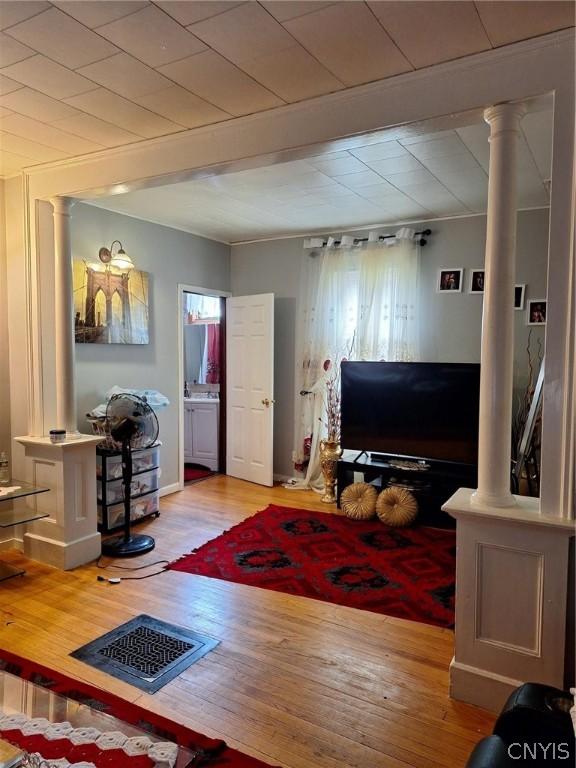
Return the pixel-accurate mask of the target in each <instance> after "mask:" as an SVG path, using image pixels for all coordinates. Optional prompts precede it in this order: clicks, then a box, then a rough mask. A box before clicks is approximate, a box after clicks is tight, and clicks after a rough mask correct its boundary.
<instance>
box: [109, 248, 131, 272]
mask: <svg viewBox="0 0 576 768" xmlns="http://www.w3.org/2000/svg"><path fill="white" fill-rule="evenodd" d="M110 266H111V267H114V268H115V269H119V270H120V271H121V272H128V271H129V270H131V269H134V262H133V261H132V259H131V258H130V256H128V254H127V253H126V251H125V250H124V249H123V248H120V249H119V250H118V251H117V252H116V253H115V254H114V256H112V259H111V260H110Z"/></svg>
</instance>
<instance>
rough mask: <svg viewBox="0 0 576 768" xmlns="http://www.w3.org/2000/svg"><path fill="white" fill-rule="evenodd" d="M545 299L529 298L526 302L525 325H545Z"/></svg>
mask: <svg viewBox="0 0 576 768" xmlns="http://www.w3.org/2000/svg"><path fill="white" fill-rule="evenodd" d="M547 303H548V302H547V301H546V299H531V300H530V301H529V302H528V317H527V320H526V323H527V325H546V304H547Z"/></svg>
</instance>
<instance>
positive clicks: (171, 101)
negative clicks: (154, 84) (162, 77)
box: [134, 85, 230, 128]
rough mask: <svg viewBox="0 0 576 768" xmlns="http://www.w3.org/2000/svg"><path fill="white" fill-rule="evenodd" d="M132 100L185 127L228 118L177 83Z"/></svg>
mask: <svg viewBox="0 0 576 768" xmlns="http://www.w3.org/2000/svg"><path fill="white" fill-rule="evenodd" d="M134 101H136V102H137V103H138V104H140V106H142V107H146V108H147V109H150V110H152V112H157V113H158V114H159V115H163V116H164V117H167V118H168V119H169V120H174V122H175V123H179V124H180V125H184V126H186V128H196V126H199V125H207V124H209V123H219V122H221V121H222V120H229V119H230V115H229V114H228V113H227V112H224V111H223V110H221V109H218V107H214V106H213V105H212V104H208V102H207V101H204V99H201V98H200V97H199V96H195V95H194V94H193V93H190V91H187V90H186V89H185V88H182V87H181V86H179V85H171V86H170V87H168V88H164V89H163V90H161V91H155V92H154V93H149V94H147V95H145V96H139V97H134Z"/></svg>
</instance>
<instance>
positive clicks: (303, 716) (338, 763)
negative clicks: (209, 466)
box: [0, 476, 493, 768]
mask: <svg viewBox="0 0 576 768" xmlns="http://www.w3.org/2000/svg"><path fill="white" fill-rule="evenodd" d="M270 503H274V504H279V505H284V506H292V507H299V508H303V509H310V510H317V511H323V512H326V513H332V514H333V513H334V511H333V509H332V507H330V506H328V505H325V504H322V503H321V502H320V500H319V497H318V496H317V495H316V494H314V493H312V492H307V491H293V490H288V489H284V488H281V487H275V488H273V489H271V488H264V487H260V486H255V485H252V484H250V483H244V482H242V481H239V480H234V479H232V478H229V477H225V476H216V477H213V478H210V479H208V480H205V481H202V482H200V483H196V484H194V485H191V486H188V487H186V488H185V490H184V491H183V492H181V493H177V494H172V495H171V496H167V497H165V498H164V499H163V500H162V502H161V512H162V513H161V515H160V517H159V518H158V519H157V520H154V521H151V522H148V523H146V524H144V525H142V526H140V530H142V531H143V530H146V531H147V532H148V533H151V534H152V535H153V536H154V537H155V538H156V542H157V546H156V549H155V550H154V552H152V553H150V554H149V555H147V556H146V557H145V558H143V559H142V561H143V562H148V563H152V562H154V561H157V560H162V559H166V560H169V561H172V560H174V559H176V558H178V557H181V556H182V555H184V554H186V553H188V552H189V551H190V550H192V549H193V548H195V547H197V546H199V545H201V544H203V543H204V542H206V541H208V540H210V539H211V538H214V537H215V536H217V535H218V534H220V533H221V532H222V531H224V530H227V529H229V528H230V527H232V526H234V525H236V524H237V523H239V522H241V521H242V520H243V519H245V518H246V517H248V516H250V515H252V514H254V513H256V512H257V511H259V510H260V509H263V508H265V507H266V506H267V505H268V504H270ZM2 557H4V558H5V559H6V560H9V561H13V562H15V563H23V562H25V560H24V558H23V556H22V555H21V554H19V553H17V552H8V553H2ZM106 562H108V561H106ZM139 563H140V560H139V561H138V564H139ZM118 564H120V565H123V566H130V565H134V564H135V563H134V561H118ZM26 567H27V569H28V574H27V575H26V576H25V577H24V578H22V579H13V580H11V581H9V582H3V583H1V584H0V623H1V624H0V645H1V646H2V647H3V648H6V649H7V650H11V651H13V652H15V653H20V654H21V655H23V656H26V657H28V658H30V659H35V660H37V661H38V662H40V663H44V664H46V665H47V666H50V667H52V668H54V669H57V670H59V671H61V672H64V673H67V674H69V675H72V676H73V677H76V678H78V679H81V680H84V681H86V682H89V683H91V684H93V685H97V686H100V687H102V688H106V689H108V690H112V691H113V692H115V693H117V694H118V695H120V696H122V697H123V698H125V699H127V700H129V701H135V702H137V703H139V704H141V705H143V706H146V707H147V708H149V709H150V710H153V711H156V712H158V713H159V714H164V715H167V716H170V717H172V718H174V719H175V720H178V721H180V722H183V723H185V724H187V725H189V726H190V727H191V728H195V729H196V730H200V731H202V732H204V733H206V734H207V735H209V736H214V737H218V738H224V739H226V741H227V742H228V743H229V744H230V745H231V746H235V747H236V748H238V749H241V750H242V751H244V752H247V753H249V754H252V755H254V756H255V757H259V758H260V759H262V760H266V761H268V762H270V763H272V764H274V765H280V766H282V767H283V768H458V766H463V765H464V764H465V762H466V756H467V755H468V754H469V752H470V750H471V749H472V746H473V744H474V743H475V742H476V741H478V740H479V739H480V738H481V736H483V735H484V734H486V733H489V732H490V731H491V728H492V725H493V717H492V716H491V715H490V714H488V713H486V712H483V711H482V710H479V709H476V708H474V707H469V706H466V705H463V704H460V703H458V702H454V701H452V700H451V699H450V698H449V697H448V665H449V663H450V659H451V658H452V654H453V633H452V632H450V631H449V630H446V629H441V628H438V627H432V626H428V625H425V624H421V623H415V622H410V621H405V620H402V619H395V618H392V617H388V616H380V615H379V614H375V613H370V612H368V611H359V610H355V609H353V608H347V607H344V606H338V605H332V604H330V603H325V602H321V601H318V600H313V599H309V598H304V597H297V596H293V595H285V594H281V593H278V592H273V591H270V590H263V589H259V588H256V587H249V586H246V585H242V584H232V583H229V582H224V581H220V580H217V579H208V578H205V577H202V576H192V575H189V574H185V573H180V572H177V571H169V572H165V573H161V574H160V575H158V576H155V577H154V578H151V579H145V580H142V581H136V580H130V581H129V580H125V581H123V582H122V583H121V584H119V585H116V586H112V585H110V584H107V583H102V582H98V581H97V576H98V575H99V574H102V573H104V571H103V570H101V569H98V568H97V567H96V565H95V564H92V565H89V566H85V567H83V568H79V569H76V570H75V571H72V572H67V573H63V572H59V571H55V570H53V569H51V568H49V567H47V566H44V565H40V564H38V563H32V562H28V563H26ZM155 570H158V567H154V566H152V567H151V568H150V571H139V572H137V573H136V574H134V573H132V574H131V573H129V572H128V571H120V570H118V571H115V570H110V571H106V573H107V575H111V576H117V575H119V576H122V575H124V576H128V575H143V574H145V573H148V572H154V571H155ZM139 613H149V614H151V615H153V616H156V617H157V618H159V619H163V620H166V621H171V622H174V623H178V624H181V625H183V626H187V627H191V628H193V629H195V630H196V631H198V632H202V633H205V634H208V635H211V636H214V637H216V638H218V639H219V640H220V645H219V646H218V647H217V648H216V650H214V651H213V652H212V653H210V654H208V656H206V657H205V658H203V659H201V660H200V661H199V662H198V663H197V664H195V665H193V666H192V667H190V668H189V669H188V670H186V672H184V673H183V674H182V675H181V676H180V677H179V678H177V679H176V680H174V681H172V682H171V683H169V684H168V685H166V686H165V687H164V688H163V689H162V690H161V691H159V692H158V693H157V694H155V695H154V696H151V695H148V694H144V693H142V692H141V691H139V690H138V689H136V688H133V687H132V686H130V685H128V684H127V683H124V682H122V681H120V680H116V679H114V678H111V677H109V676H107V675H105V674H104V673H102V672H99V671H98V670H95V669H92V668H91V667H88V666H87V665H85V664H83V663H82V662H80V661H77V660H75V659H72V658H70V656H69V655H68V654H69V653H70V652H71V651H72V650H74V649H76V648H78V647H79V646H81V645H83V644H84V643H87V642H89V641H90V640H93V639H95V638H96V637H98V636H99V635H101V634H103V633H105V632H108V631H110V630H111V629H113V628H115V627H116V626H118V625H119V624H121V623H123V622H125V621H128V620H129V619H131V618H133V617H134V616H136V615H138V614H139Z"/></svg>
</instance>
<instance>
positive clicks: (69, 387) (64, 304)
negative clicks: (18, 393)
mask: <svg viewBox="0 0 576 768" xmlns="http://www.w3.org/2000/svg"><path fill="white" fill-rule="evenodd" d="M50 202H51V203H52V207H53V209H54V279H55V295H54V315H55V328H54V331H55V345H56V414H57V420H58V424H57V425H55V426H57V428H58V429H65V430H66V431H67V432H68V433H69V434H75V433H76V432H77V423H76V387H75V370H74V295H73V285H72V247H71V238H70V210H71V208H72V205H73V204H74V201H73V200H70V198H67V197H54V198H52V200H51V201H50Z"/></svg>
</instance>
